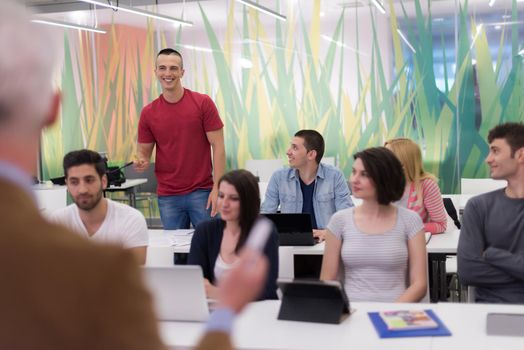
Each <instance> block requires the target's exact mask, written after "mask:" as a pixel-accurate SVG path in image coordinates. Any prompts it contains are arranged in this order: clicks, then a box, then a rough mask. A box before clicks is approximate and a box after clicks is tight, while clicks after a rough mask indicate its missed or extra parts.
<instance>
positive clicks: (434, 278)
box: [429, 255, 439, 303]
mask: <svg viewBox="0 0 524 350" xmlns="http://www.w3.org/2000/svg"><path fill="white" fill-rule="evenodd" d="M429 266H431V288H430V294H431V295H430V301H431V302H432V303H436V302H438V300H439V297H438V294H439V283H438V282H439V281H438V279H439V271H438V270H439V269H438V268H439V264H438V260H437V259H433V257H432V255H429Z"/></svg>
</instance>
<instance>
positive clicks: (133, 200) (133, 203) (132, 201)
mask: <svg viewBox="0 0 524 350" xmlns="http://www.w3.org/2000/svg"><path fill="white" fill-rule="evenodd" d="M129 205H130V206H132V207H133V208H136V195H135V191H130V192H129Z"/></svg>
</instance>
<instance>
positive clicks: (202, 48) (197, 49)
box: [176, 44, 213, 53]
mask: <svg viewBox="0 0 524 350" xmlns="http://www.w3.org/2000/svg"><path fill="white" fill-rule="evenodd" d="M176 46H179V47H183V48H186V49H190V50H195V51H201V52H207V53H213V50H212V49H210V48H207V47H202V46H195V45H186V44H177V45H176Z"/></svg>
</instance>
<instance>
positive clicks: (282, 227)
mask: <svg viewBox="0 0 524 350" xmlns="http://www.w3.org/2000/svg"><path fill="white" fill-rule="evenodd" d="M264 215H265V216H266V217H267V218H268V219H270V220H271V221H273V223H274V224H275V226H276V228H277V231H278V233H279V240H280V245H314V244H315V240H314V238H313V229H312V228H311V217H310V214H307V213H280V214H264Z"/></svg>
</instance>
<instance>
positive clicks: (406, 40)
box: [397, 28, 417, 53]
mask: <svg viewBox="0 0 524 350" xmlns="http://www.w3.org/2000/svg"><path fill="white" fill-rule="evenodd" d="M397 33H398V35H400V38H401V39H402V40H403V41H404V42H405V43H406V45H407V46H408V47H409V48H410V49H411V51H413V53H417V51H416V50H415V48H414V47H413V46H412V45H411V43H410V42H409V41H408V39H406V37H405V36H404V33H402V31H401V30H400V28H397Z"/></svg>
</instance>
